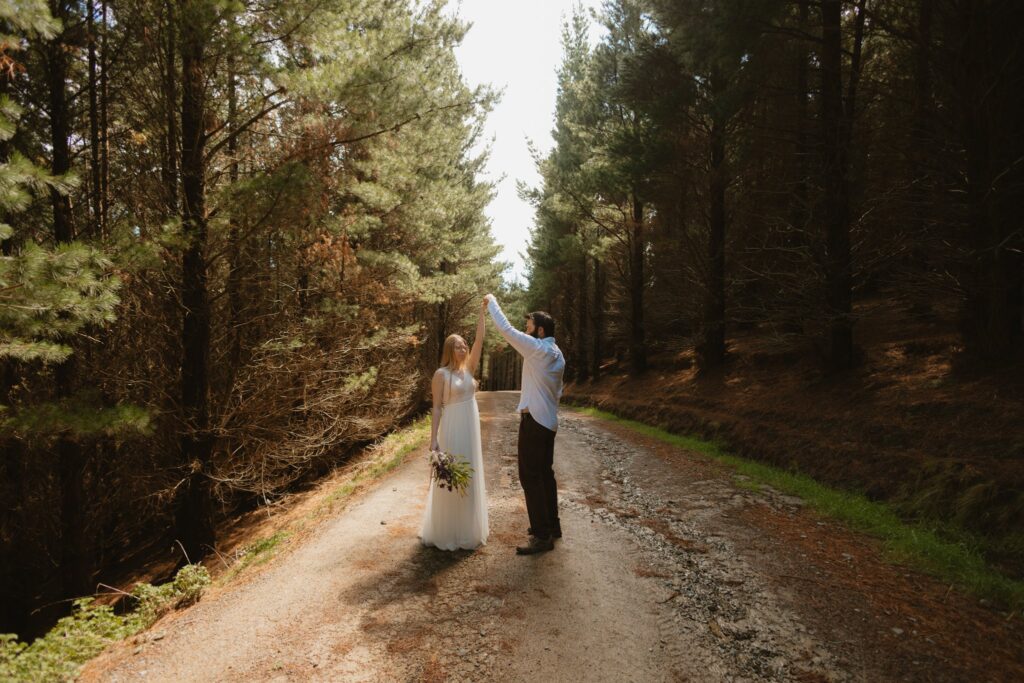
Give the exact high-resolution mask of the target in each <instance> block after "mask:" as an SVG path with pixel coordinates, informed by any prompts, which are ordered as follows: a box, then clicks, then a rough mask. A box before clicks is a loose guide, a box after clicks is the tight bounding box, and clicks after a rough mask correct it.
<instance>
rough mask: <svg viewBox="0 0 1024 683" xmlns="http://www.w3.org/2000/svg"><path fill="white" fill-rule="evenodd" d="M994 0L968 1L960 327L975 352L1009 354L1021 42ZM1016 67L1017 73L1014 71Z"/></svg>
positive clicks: (1015, 296) (964, 16)
mask: <svg viewBox="0 0 1024 683" xmlns="http://www.w3.org/2000/svg"><path fill="white" fill-rule="evenodd" d="M1000 9H1002V10H1003V11H1006V10H1005V9H1003V8H999V9H997V8H996V6H994V5H993V4H992V3H991V2H963V3H961V5H960V13H959V17H958V19H959V21H958V22H957V27H958V28H959V30H960V31H962V35H961V38H962V46H963V47H962V50H963V52H962V58H961V79H962V81H961V84H960V86H961V87H960V91H961V97H962V104H961V107H962V114H961V119H962V126H963V143H964V151H965V153H966V154H965V156H966V174H965V179H966V186H967V187H966V189H967V192H966V201H967V230H968V235H967V240H966V241H967V244H968V247H969V249H970V254H969V260H968V267H967V272H966V277H964V283H965V286H966V299H965V302H964V308H963V313H962V326H963V331H964V339H965V341H966V344H967V347H968V348H969V349H970V350H971V351H972V352H973V353H974V354H975V355H977V356H980V357H983V358H986V359H989V360H997V361H998V360H1005V359H1006V358H1007V357H1009V356H1010V354H1011V353H1012V352H1013V350H1014V347H1015V346H1016V345H1017V344H1018V343H1019V340H1020V339H1021V337H1022V336H1024V335H1022V329H1021V326H1022V296H1024V292H1022V287H1024V282H1022V278H1024V276H1022V273H1021V271H1022V269H1024V264H1022V258H1021V256H1020V251H1019V250H1020V248H1021V245H1022V244H1024V239H1022V238H1021V237H1020V219H1019V211H1020V201H1021V199H1022V197H1021V185H1022V184H1024V180H1022V178H1021V172H1020V170H1019V164H1020V155H1021V151H1022V150H1021V143H1020V142H1019V141H1018V140H1017V139H1016V137H1015V136H1014V135H1013V133H1012V129H1013V127H1014V126H1016V127H1019V126H1020V125H1021V124H1020V120H1021V119H1020V118H1019V117H1020V116H1022V115H1024V112H1022V111H1021V109H1022V107H1021V95H1020V93H1019V87H1018V85H1017V84H1018V83H1019V82H1020V81H1019V78H1020V74H1019V72H1020V70H1021V58H1020V57H1018V56H1016V54H1015V52H1016V51H1019V49H1020V46H1019V44H1014V43H1013V42H1012V41H1011V40H1009V39H1008V38H1007V36H1006V35H1005V34H1004V33H1002V32H1004V31H1006V30H1007V29H1006V24H1009V23H1010V22H1011V21H1012V20H1013V18H1014V17H1012V16H1003V14H1002V12H1001V11H1000ZM1014 70H1015V71H1017V72H1018V73H1016V74H1014V73H1012V71H1014Z"/></svg>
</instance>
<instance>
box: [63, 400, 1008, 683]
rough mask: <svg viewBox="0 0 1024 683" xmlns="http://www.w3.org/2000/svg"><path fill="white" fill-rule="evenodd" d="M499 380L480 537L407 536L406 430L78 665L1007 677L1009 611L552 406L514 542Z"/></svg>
mask: <svg viewBox="0 0 1024 683" xmlns="http://www.w3.org/2000/svg"><path fill="white" fill-rule="evenodd" d="M516 400H517V394H516V393H515V392H494V393H483V394H480V396H479V401H480V407H481V415H482V428H483V440H484V458H485V471H486V477H487V479H486V481H487V487H488V494H489V510H490V520H491V536H490V539H489V540H488V543H487V545H486V546H484V547H482V548H479V549H477V550H476V551H472V552H469V551H465V552H456V553H446V552H442V551H438V550H435V549H427V548H423V547H421V546H420V544H419V542H418V540H417V537H416V534H417V531H418V528H419V523H420V519H421V515H422V514H423V501H424V497H425V487H426V485H427V483H426V480H425V476H426V465H425V459H424V457H423V456H424V450H423V448H422V447H421V448H419V449H416V450H415V451H413V452H412V453H411V454H410V455H409V457H407V458H406V460H405V462H404V463H403V464H401V465H400V466H399V467H397V468H395V469H394V470H393V471H392V472H390V473H389V474H387V475H386V476H384V477H383V478H382V479H380V480H379V481H378V482H376V483H374V484H371V485H368V486H366V487H365V488H364V489H362V490H360V491H358V492H357V493H356V494H355V495H354V496H352V497H351V498H349V499H348V501H347V503H346V505H345V507H344V509H343V511H339V512H337V513H336V514H333V515H331V516H328V517H325V518H323V519H321V520H320V522H319V523H318V524H317V525H315V527H314V528H312V529H310V530H309V532H308V533H304V534H302V535H297V536H293V537H290V538H289V539H287V540H286V541H285V542H284V543H283V544H282V548H281V551H280V552H278V553H277V555H276V556H275V557H273V558H272V559H271V560H270V561H268V562H266V563H265V564H263V565H262V566H259V567H249V568H247V569H245V570H244V571H243V572H242V573H240V574H239V575H238V576H237V577H236V578H235V579H234V580H232V581H230V582H225V583H223V584H222V585H219V586H218V587H215V588H214V589H211V591H210V592H209V593H208V594H207V595H206V596H205V597H204V598H203V599H202V601H200V602H199V603H198V604H197V605H195V606H193V607H190V608H188V609H184V610H181V611H178V612H174V613H172V614H169V615H167V616H166V617H164V618H163V619H161V620H160V621H158V622H157V623H156V624H155V625H154V626H153V627H152V628H150V629H149V630H148V631H146V632H144V633H142V634H139V635H137V636H135V637H134V638H132V639H129V640H127V641H124V642H122V643H119V644H116V645H115V646H112V647H111V648H109V649H108V650H107V651H106V652H105V653H103V654H102V655H101V656H100V657H98V658H97V659H95V660H93V661H92V662H90V663H89V664H88V665H87V666H86V668H85V669H84V671H83V674H82V677H81V680H83V681H136V680H147V681H151V680H157V681H182V680H204V681H243V680H244V681H250V680H259V681H265V680H271V681H288V680H294V681H306V680H324V681H341V680H344V681H444V680H452V681H455V680H480V681H484V680H486V681H492V680H501V681H504V680H510V681H515V680H544V681H577V680H587V681H803V682H810V681H892V680H901V681H902V680H907V681H1014V680H1024V656H1022V653H1024V640H1022V632H1021V628H1020V624H1019V619H1011V620H1006V619H1004V618H1003V617H1002V616H1001V615H1000V614H998V613H997V612H995V611H994V610H990V609H987V608H985V607H983V606H981V605H979V603H978V601H977V600H976V599H972V598H969V597H966V596H964V595H961V594H960V593H958V592H957V591H955V590H951V589H950V588H949V587H948V586H946V585H944V584H941V583H939V582H938V581H936V580H934V579H931V578H929V577H927V576H924V575H921V574H918V573H916V572H914V571H911V570H908V569H906V568H904V567H900V566H897V565H893V564H890V563H888V562H886V561H885V560H883V559H882V552H881V549H880V546H879V543H878V542H876V541H874V540H872V539H870V538H866V537H864V536H862V535H860V534H856V533H853V532H850V531H848V530H846V529H844V528H843V527H842V526H840V525H838V524H837V523H835V522H833V521H831V520H829V519H824V518H820V517H818V516H816V515H815V514H814V513H812V512H811V511H809V510H808V509H807V507H806V506H805V505H804V504H803V502H802V501H801V500H799V499H796V498H792V497H789V496H785V495H782V494H781V493H778V492H776V491H773V490H772V489H770V488H762V489H761V490H758V491H754V490H751V488H750V487H745V486H742V482H737V481H736V476H735V474H734V473H733V472H732V471H731V470H729V469H728V468H726V467H725V466H723V465H720V464H718V463H716V462H715V461H712V460H710V459H708V458H706V457H705V456H702V455H700V454H697V453H693V452H689V451H686V450H683V449H680V448H677V447H674V446H670V445H668V444H666V443H664V442H661V441H658V440H655V439H653V438H650V437H646V436H643V435H639V434H638V433H636V432H633V431H632V430H630V429H628V428H627V427H625V426H623V425H620V424H617V423H609V422H605V421H603V420H601V419H598V418H594V417H590V416H586V415H583V414H580V413H576V412H574V411H571V410H566V411H564V413H563V421H562V426H561V428H560V431H559V435H558V438H557V440H556V447H555V460H556V465H555V469H556V473H557V476H558V483H559V490H560V503H561V518H562V527H563V530H564V532H565V536H564V539H563V540H562V541H560V542H559V543H558V545H557V547H556V549H555V550H554V551H553V552H550V553H546V554H543V555H539V556H532V557H518V556H516V555H515V554H514V551H513V547H514V546H515V545H516V544H517V543H519V542H522V541H523V540H524V539H525V527H526V525H527V521H526V515H525V511H524V505H523V497H522V492H521V489H520V487H519V483H518V481H517V478H516V467H515V438H516V429H517V418H516V416H515V415H514V413H513V410H514V407H515V405H516ZM325 491H326V489H325ZM323 495H328V494H327V493H326V492H325V493H324V494H323ZM313 498H315V495H314V496H313ZM309 504H311V500H307V501H306V502H305V503H304V505H309Z"/></svg>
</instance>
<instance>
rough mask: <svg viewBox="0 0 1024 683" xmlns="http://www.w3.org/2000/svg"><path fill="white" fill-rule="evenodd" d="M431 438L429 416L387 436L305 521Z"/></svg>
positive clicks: (346, 497)
mask: <svg viewBox="0 0 1024 683" xmlns="http://www.w3.org/2000/svg"><path fill="white" fill-rule="evenodd" d="M429 436H430V417H429V416H427V417H421V418H420V419H418V420H416V421H415V422H413V423H412V424H411V425H409V426H408V427H406V428H404V429H401V430H399V431H396V432H392V433H391V434H388V435H387V436H385V437H384V438H383V439H381V440H380V441H379V442H377V443H376V444H375V445H373V446H372V447H371V453H370V456H369V457H368V458H366V459H365V460H363V461H362V462H360V463H359V464H358V465H357V466H355V467H353V468H352V471H351V473H350V475H349V476H348V477H347V478H346V479H345V481H343V482H342V483H340V484H338V485H337V486H336V487H335V488H334V490H332V491H331V492H330V493H328V494H327V496H326V497H325V498H324V500H323V502H321V503H320V505H318V506H317V508H316V509H315V510H314V511H313V512H312V513H311V514H310V515H307V517H306V519H307V520H308V519H310V518H312V517H316V516H319V515H321V514H323V513H324V512H329V511H331V510H333V509H334V506H336V505H338V504H339V503H342V502H344V501H345V500H347V499H348V498H350V497H351V496H352V494H353V493H355V492H356V491H358V490H359V489H360V487H362V486H363V485H364V484H366V483H368V482H371V481H374V480H375V479H377V478H379V477H381V476H383V475H385V474H387V473H388V472H390V471H391V470H393V469H395V468H396V467H398V466H399V465H401V464H402V463H403V462H405V456H407V455H409V453H412V452H413V451H414V450H416V449H417V448H419V447H420V446H422V445H423V443H424V442H425V441H426V440H427V438H428V437H429Z"/></svg>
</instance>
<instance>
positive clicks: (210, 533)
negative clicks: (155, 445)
mask: <svg viewBox="0 0 1024 683" xmlns="http://www.w3.org/2000/svg"><path fill="white" fill-rule="evenodd" d="M199 4H201V0H194V1H190V0H185V1H184V2H183V3H182V6H181V12H180V13H179V19H180V22H181V23H180V46H181V47H180V53H181V183H182V191H183V192H182V195H183V196H182V198H183V203H182V212H181V218H182V233H183V235H184V237H185V253H184V255H183V258H182V282H181V302H182V308H183V324H182V335H181V342H182V363H181V411H182V418H183V423H184V431H183V433H182V435H181V458H182V465H183V468H184V473H183V479H182V481H181V483H180V484H179V486H178V494H177V501H176V503H177V505H176V510H175V512H176V517H175V524H176V531H177V534H178V538H179V540H180V541H181V542H182V545H183V546H184V548H185V552H186V554H187V556H188V559H189V560H191V561H196V559H197V558H199V557H201V556H202V555H203V554H205V553H206V552H208V551H209V550H210V549H211V548H212V547H213V543H214V529H213V505H212V491H211V479H210V458H211V452H212V447H213V442H212V437H211V434H210V404H209V395H210V375H209V359H210V300H209V292H208V291H207V275H208V273H207V267H206V240H207V216H206V163H205V152H206V149H205V148H206V134H205V130H204V128H203V123H204V114H205V109H206V102H205V97H206V93H205V89H204V80H205V68H206V63H205V59H206V44H207V40H208V35H207V30H208V27H207V25H205V21H207V19H206V15H207V12H204V11H202V8H200V7H197V5H199Z"/></svg>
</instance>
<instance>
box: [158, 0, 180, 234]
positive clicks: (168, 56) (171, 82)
mask: <svg viewBox="0 0 1024 683" xmlns="http://www.w3.org/2000/svg"><path fill="white" fill-rule="evenodd" d="M175 2H177V0H167V2H166V3H165V4H164V16H165V22H166V26H165V32H166V36H165V38H166V43H165V47H164V52H165V64H164V78H163V88H164V113H165V117H166V121H165V129H164V160H163V168H162V169H161V173H162V176H163V185H164V192H165V197H166V205H167V215H168V216H177V215H178V78H177V59H176V53H177V47H176V44H175V41H176V38H177V25H178V24H177V19H176V18H175V11H174V3H175Z"/></svg>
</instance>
